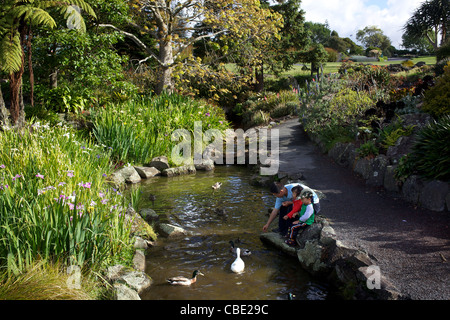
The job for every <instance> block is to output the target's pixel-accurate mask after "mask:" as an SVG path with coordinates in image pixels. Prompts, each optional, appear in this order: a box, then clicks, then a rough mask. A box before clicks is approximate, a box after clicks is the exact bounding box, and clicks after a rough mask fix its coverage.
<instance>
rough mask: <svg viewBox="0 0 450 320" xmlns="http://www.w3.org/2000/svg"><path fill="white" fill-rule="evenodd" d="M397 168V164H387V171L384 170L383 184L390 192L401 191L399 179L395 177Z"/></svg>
mask: <svg viewBox="0 0 450 320" xmlns="http://www.w3.org/2000/svg"><path fill="white" fill-rule="evenodd" d="M396 168H397V165H392V166H386V171H385V172H384V183H383V186H384V188H385V189H386V190H387V191H390V192H400V187H399V184H398V181H397V180H396V179H395V169H396Z"/></svg>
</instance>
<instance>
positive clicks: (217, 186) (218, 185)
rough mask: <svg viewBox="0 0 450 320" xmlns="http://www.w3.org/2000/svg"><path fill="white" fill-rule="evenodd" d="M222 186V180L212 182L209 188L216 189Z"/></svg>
mask: <svg viewBox="0 0 450 320" xmlns="http://www.w3.org/2000/svg"><path fill="white" fill-rule="evenodd" d="M221 186H222V182H216V183H214V184H213V185H212V186H211V188H213V190H217V189H219V188H220V187H221Z"/></svg>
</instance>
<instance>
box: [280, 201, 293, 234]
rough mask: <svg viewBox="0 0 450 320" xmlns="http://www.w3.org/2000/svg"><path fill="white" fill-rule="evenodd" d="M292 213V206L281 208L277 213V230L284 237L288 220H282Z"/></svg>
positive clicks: (288, 223)
mask: <svg viewBox="0 0 450 320" xmlns="http://www.w3.org/2000/svg"><path fill="white" fill-rule="evenodd" d="M291 211H292V204H291V205H290V206H287V207H285V206H281V208H280V212H279V213H278V229H279V231H278V232H280V233H281V234H282V235H285V234H286V233H287V232H288V229H289V227H290V224H291V223H290V221H289V220H290V219H287V220H284V219H283V217H284V216H285V215H287V214H288V213H289V212H291Z"/></svg>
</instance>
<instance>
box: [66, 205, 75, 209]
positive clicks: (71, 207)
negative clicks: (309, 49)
mask: <svg viewBox="0 0 450 320" xmlns="http://www.w3.org/2000/svg"><path fill="white" fill-rule="evenodd" d="M67 205H68V206H69V209H70V210H73V209H74V208H75V205H74V204H73V203H68V204H67Z"/></svg>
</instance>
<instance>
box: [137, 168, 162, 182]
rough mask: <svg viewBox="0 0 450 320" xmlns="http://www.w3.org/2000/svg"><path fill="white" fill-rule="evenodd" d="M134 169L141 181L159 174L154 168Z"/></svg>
mask: <svg viewBox="0 0 450 320" xmlns="http://www.w3.org/2000/svg"><path fill="white" fill-rule="evenodd" d="M134 169H135V170H136V172H137V173H138V174H139V176H140V177H141V178H142V179H148V178H152V177H155V176H159V175H160V174H161V171H159V170H158V169H156V168H155V167H134Z"/></svg>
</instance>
